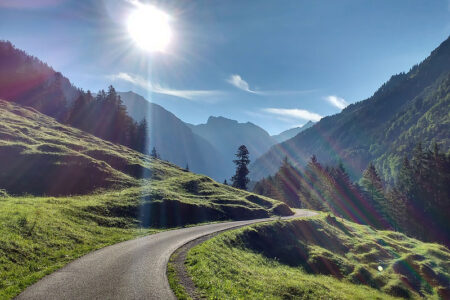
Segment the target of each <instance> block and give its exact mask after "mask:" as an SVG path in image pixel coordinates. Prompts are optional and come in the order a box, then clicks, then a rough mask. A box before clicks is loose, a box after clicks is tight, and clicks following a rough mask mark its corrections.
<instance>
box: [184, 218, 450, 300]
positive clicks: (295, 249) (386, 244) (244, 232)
mask: <svg viewBox="0 0 450 300" xmlns="http://www.w3.org/2000/svg"><path fill="white" fill-rule="evenodd" d="M449 262H450V251H449V250H448V249H447V248H446V247H444V246H441V245H438V244H429V243H423V242H420V241H418V240H415V239H412V238H408V237H407V236H405V235H403V234H400V233H397V232H393V231H377V230H373V229H372V228H371V227H369V226H363V225H358V224H355V223H352V222H349V221H344V220H341V219H336V218H335V217H332V216H327V215H325V214H322V215H318V216H316V217H311V218H308V219H294V220H289V221H275V222H270V223H264V224H258V225H253V226H248V227H245V228H241V229H237V230H233V231H228V232H226V233H223V234H220V235H218V236H216V237H214V238H212V239H211V240H208V241H206V242H204V243H203V244H200V245H198V246H196V247H194V248H193V249H191V250H190V252H189V253H188V256H187V262H186V265H187V269H188V272H189V273H190V275H191V276H192V278H193V281H194V283H195V284H196V286H197V287H198V289H199V290H200V292H201V293H202V294H203V295H205V296H206V298H208V299H390V298H393V297H401V298H420V297H424V298H429V299H438V298H442V299H448V298H449V296H450V289H449V286H450V272H449V270H450V263H449Z"/></svg>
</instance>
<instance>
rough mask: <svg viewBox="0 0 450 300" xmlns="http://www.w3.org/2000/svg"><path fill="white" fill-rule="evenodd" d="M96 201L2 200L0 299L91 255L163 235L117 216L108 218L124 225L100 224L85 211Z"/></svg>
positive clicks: (94, 199)
mask: <svg viewBox="0 0 450 300" xmlns="http://www.w3.org/2000/svg"><path fill="white" fill-rule="evenodd" d="M97 202H98V199H97V198H96V196H90V197H67V198H47V197H15V198H0V299H5V298H6V299H8V298H12V297H14V296H15V295H17V294H18V293H19V292H21V291H22V290H23V289H25V288H26V287H27V286H28V285H30V284H32V283H34V282H36V281H37V280H38V279H40V278H42V277H43V276H45V275H47V274H50V273H52V272H53V271H55V270H57V269H59V268H61V267H62V266H64V265H65V264H67V263H68V262H70V261H72V260H74V259H76V258H78V257H80V256H82V255H84V254H86V253H88V252H90V251H93V250H96V249H99V248H102V247H104V246H107V245H111V244H115V243H118V242H121V241H124V240H128V239H132V238H135V237H138V236H141V235H146V234H151V233H155V232H158V231H159V230H157V229H141V228H138V227H137V226H135V222H134V220H131V219H127V218H118V217H109V218H107V219H108V220H109V221H110V222H111V224H112V223H115V224H120V225H121V226H120V227H119V226H109V227H105V226H99V225H98V223H96V222H94V221H92V220H90V219H89V218H86V217H85V214H86V212H85V210H84V208H86V207H88V206H90V205H93V204H94V203H97Z"/></svg>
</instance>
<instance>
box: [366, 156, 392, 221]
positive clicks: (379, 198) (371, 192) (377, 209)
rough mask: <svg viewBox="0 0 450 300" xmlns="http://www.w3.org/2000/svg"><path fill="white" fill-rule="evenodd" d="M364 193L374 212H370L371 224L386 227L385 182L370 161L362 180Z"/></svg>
mask: <svg viewBox="0 0 450 300" xmlns="http://www.w3.org/2000/svg"><path fill="white" fill-rule="evenodd" d="M360 183H361V186H362V188H363V191H364V194H365V196H366V199H367V202H368V203H367V204H368V206H369V209H372V212H368V214H369V217H371V218H370V219H371V220H370V221H371V223H372V224H371V225H374V226H376V227H379V228H380V227H384V226H385V225H386V213H385V212H386V208H387V203H386V198H385V195H384V187H383V182H382V181H381V179H380V177H379V176H378V172H377V170H376V169H375V166H374V165H373V164H372V163H370V164H369V166H368V167H367V169H366V170H365V171H364V173H363V176H362V178H361V180H360Z"/></svg>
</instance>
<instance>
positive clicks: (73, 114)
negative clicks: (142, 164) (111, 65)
mask: <svg viewBox="0 0 450 300" xmlns="http://www.w3.org/2000/svg"><path fill="white" fill-rule="evenodd" d="M0 99H3V100H6V101H11V102H15V103H18V104H20V105H23V106H29V107H32V108H34V109H36V110H37V111H39V112H41V113H43V114H46V115H48V116H50V117H53V118H55V119H56V120H58V121H59V122H61V123H63V124H67V125H70V126H73V127H76V128H80V129H82V130H84V131H86V132H89V133H92V134H94V135H95V136H97V137H100V138H102V139H105V140H108V141H111V142H113V143H119V144H122V145H125V146H128V147H130V148H133V149H136V150H138V151H141V152H146V151H147V146H148V145H147V144H148V143H147V140H148V137H147V131H148V128H147V127H148V125H147V124H146V122H145V121H143V122H140V123H139V124H138V123H137V122H134V121H133V120H132V119H131V117H130V116H129V115H128V113H127V110H126V107H125V106H124V105H123V103H122V100H121V99H120V96H119V95H118V94H117V93H116V91H115V90H114V88H113V87H112V86H110V87H109V88H108V91H107V92H105V91H103V90H101V91H99V92H98V93H97V95H96V97H93V96H92V94H91V93H90V92H89V91H88V92H84V91H82V90H80V89H77V88H75V87H74V86H73V85H72V84H71V83H70V81H69V80H68V79H67V78H66V77H64V76H62V75H61V73H59V72H55V71H54V70H53V69H52V68H51V67H49V66H48V65H47V64H45V63H43V62H42V61H40V60H39V59H37V58H36V57H33V56H30V55H28V54H27V53H25V52H24V51H22V50H19V49H17V48H15V47H14V46H13V45H12V44H11V43H10V42H6V41H0Z"/></svg>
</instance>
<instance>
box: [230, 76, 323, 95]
mask: <svg viewBox="0 0 450 300" xmlns="http://www.w3.org/2000/svg"><path fill="white" fill-rule="evenodd" d="M226 81H227V82H228V83H229V84H231V85H233V86H235V87H237V88H238V89H240V90H243V91H245V92H247V93H251V94H255V95H261V96H283V95H299V94H307V93H312V92H315V91H316V90H315V89H314V90H313V89H312V90H268V91H261V90H254V89H251V88H250V85H249V84H248V82H247V81H245V80H244V79H243V78H242V77H241V75H238V74H233V75H230V77H228V78H227V79H226Z"/></svg>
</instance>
